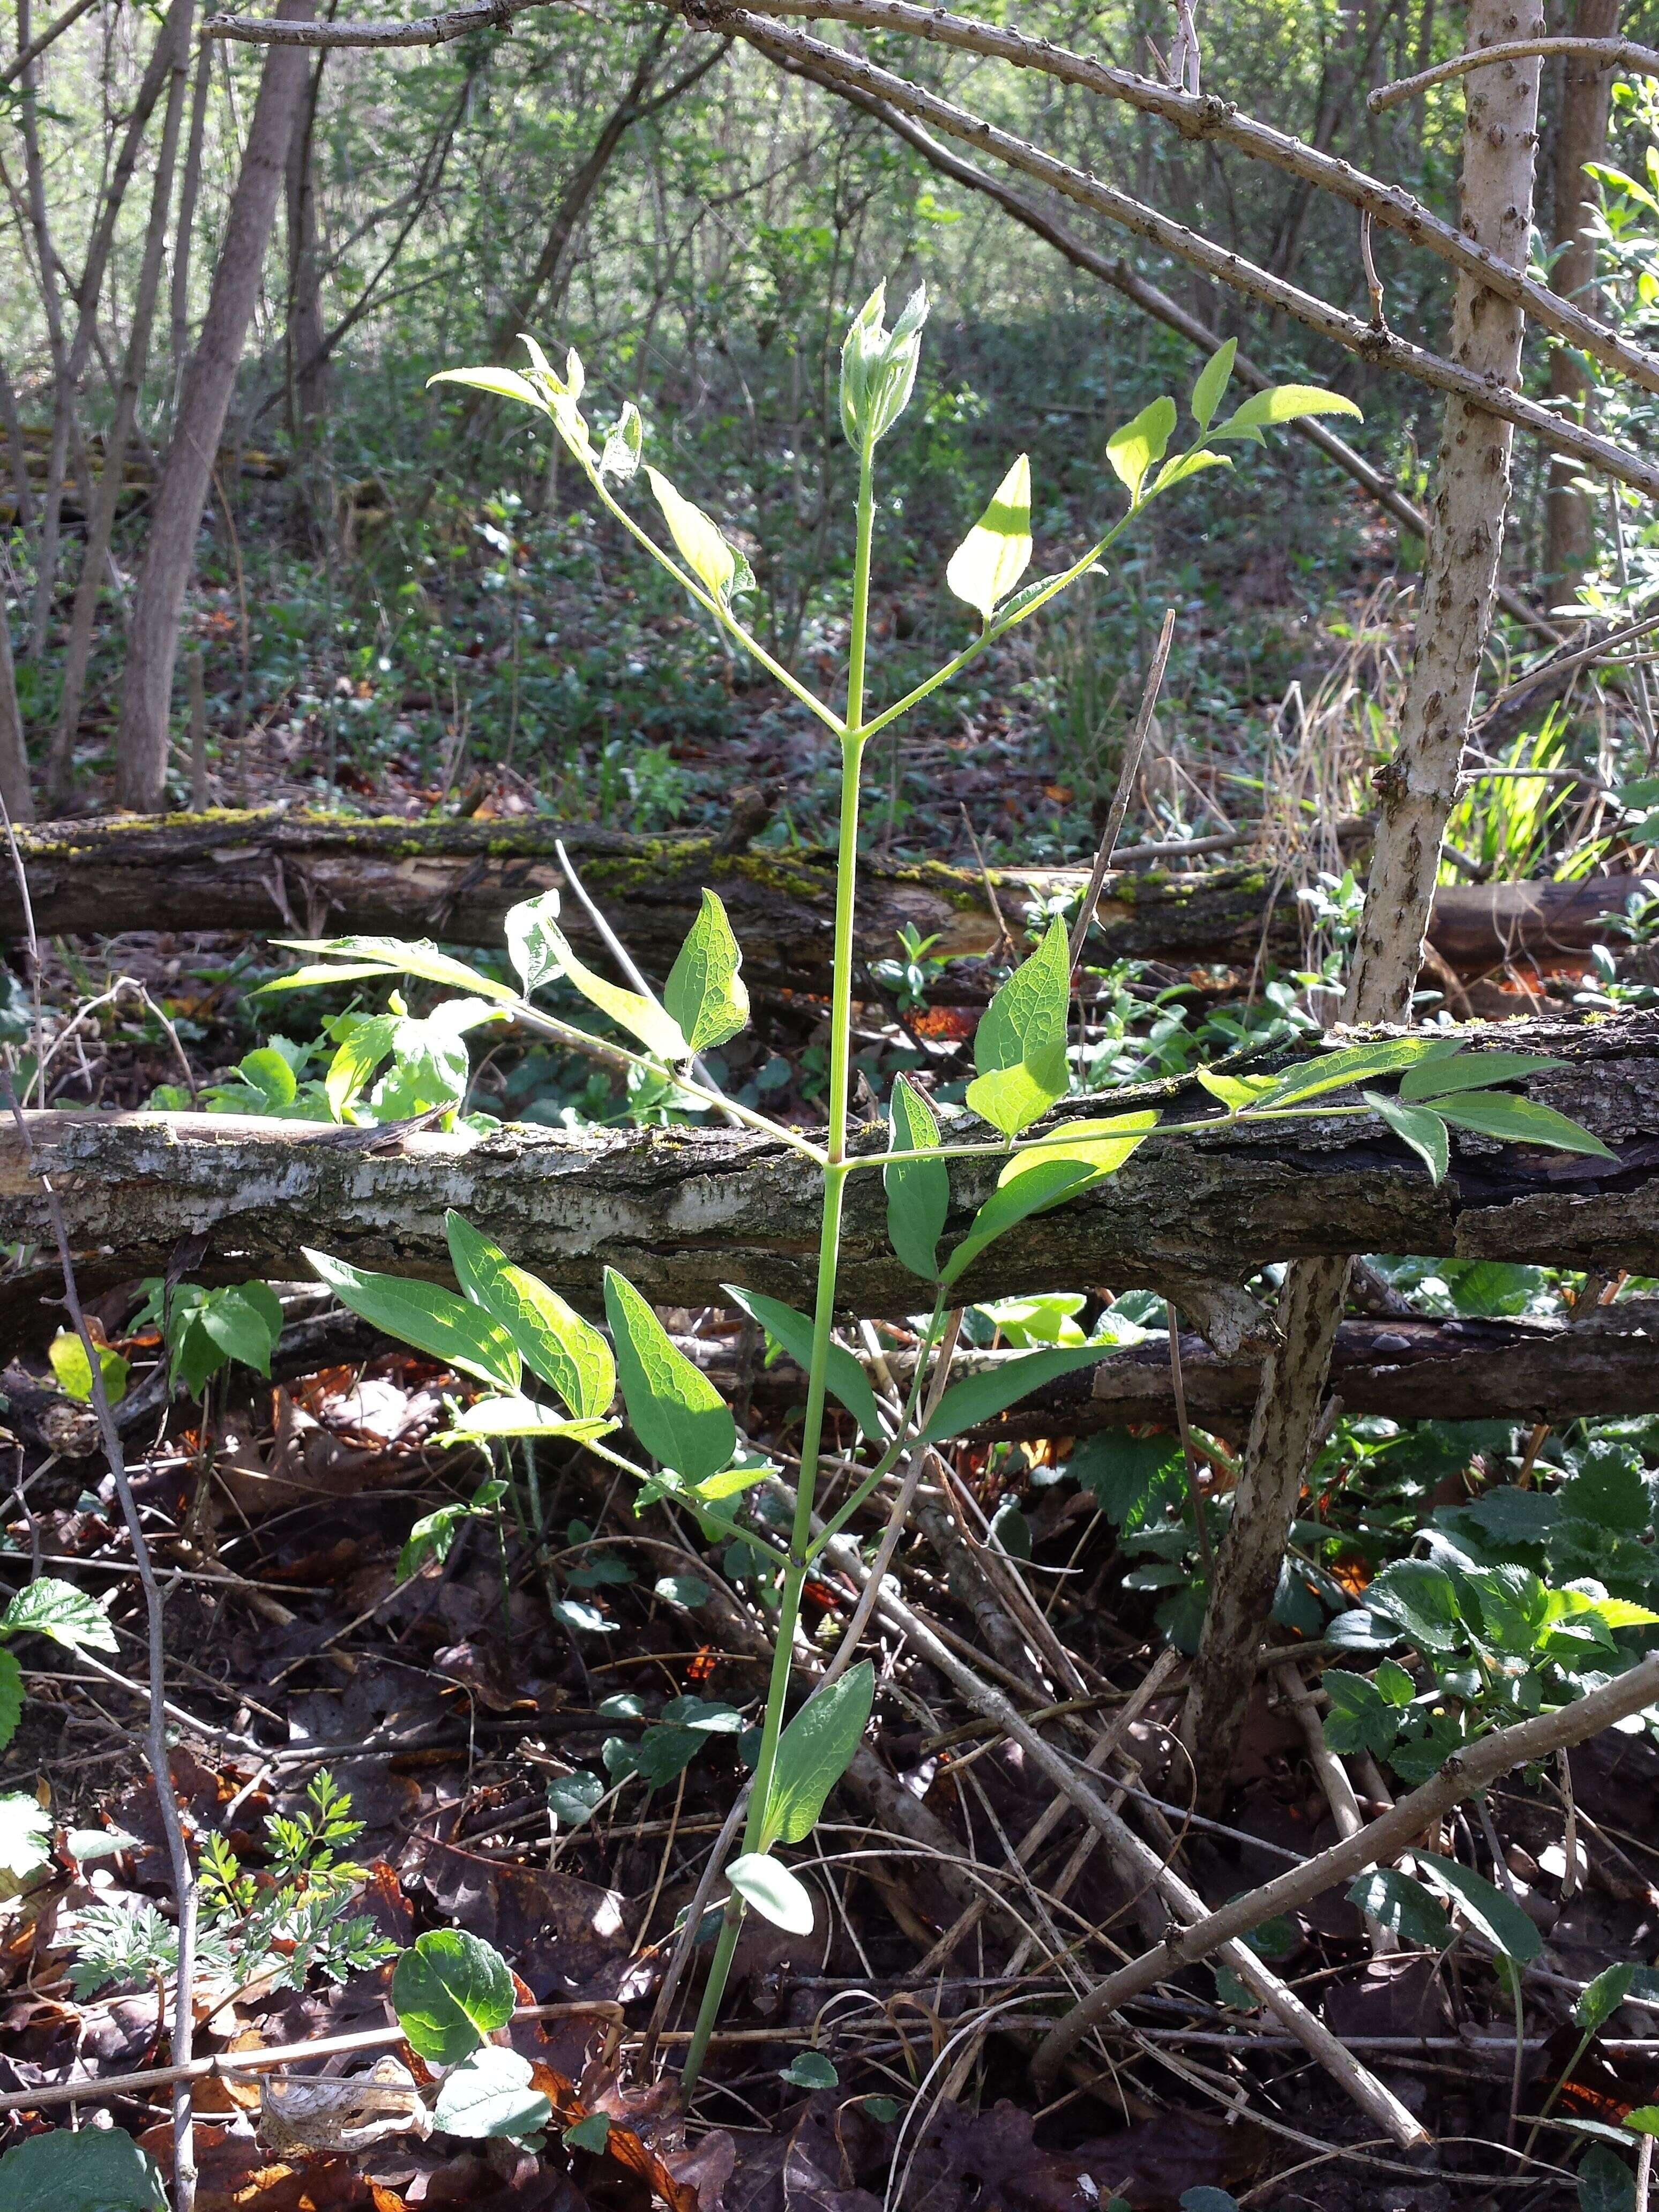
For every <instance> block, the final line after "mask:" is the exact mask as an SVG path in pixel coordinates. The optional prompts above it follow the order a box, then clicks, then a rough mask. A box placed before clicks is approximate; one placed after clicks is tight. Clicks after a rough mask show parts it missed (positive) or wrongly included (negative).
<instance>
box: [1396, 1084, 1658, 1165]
mask: <svg viewBox="0 0 1659 2212" xmlns="http://www.w3.org/2000/svg"><path fill="white" fill-rule="evenodd" d="M1437 1110H1438V1111H1439V1112H1440V1113H1442V1114H1443V1115H1444V1116H1445V1117H1446V1119H1447V1121H1449V1122H1451V1123H1452V1125H1453V1127H1455V1128H1459V1129H1478V1130H1479V1131H1480V1134H1481V1135H1482V1136H1484V1137H1499V1138H1503V1139H1505V1140H1506V1141H1508V1142H1509V1143H1510V1144H1513V1145H1543V1146H1548V1147H1549V1149H1550V1150H1551V1151H1553V1152H1588V1153H1589V1155H1590V1156H1591V1157H1592V1158H1595V1159H1599V1160H1610V1159H1613V1158H1616V1157H1617V1156H1616V1155H1615V1154H1614V1153H1613V1152H1609V1151H1608V1149H1607V1146H1605V1145H1604V1144H1603V1143H1602V1142H1601V1139H1600V1138H1599V1137H1595V1136H1592V1135H1591V1134H1590V1133H1589V1130H1588V1129H1585V1128H1581V1127H1580V1126H1579V1124H1578V1123H1577V1121H1569V1120H1568V1119H1567V1117H1566V1115H1565V1114H1558V1113H1557V1112H1556V1110H1555V1109H1554V1107H1553V1106H1545V1105H1541V1103H1539V1101H1538V1100H1537V1099H1535V1098H1515V1097H1511V1096H1510V1094H1509V1092H1508V1091H1468V1092H1465V1093H1464V1094H1462V1096H1461V1097H1459V1098H1458V1099H1457V1100H1456V1101H1455V1103H1453V1101H1451V1100H1450V1099H1446V1100H1443V1101H1442V1102H1441V1103H1440V1105H1439V1107H1438V1109H1437Z"/></svg>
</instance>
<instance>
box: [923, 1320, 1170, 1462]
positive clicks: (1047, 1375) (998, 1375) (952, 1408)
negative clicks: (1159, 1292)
mask: <svg viewBox="0 0 1659 2212" xmlns="http://www.w3.org/2000/svg"><path fill="white" fill-rule="evenodd" d="M1103 1326H1106V1327H1109V1328H1110V1329H1111V1332H1112V1334H1111V1336H1110V1338H1109V1339H1105V1340H1097V1341H1096V1342H1095V1343H1093V1344H1059V1345H1051V1346H1047V1347H1045V1349H1044V1350H1042V1352H1020V1353H1019V1354H1018V1357H1016V1358H1012V1359H1005V1360H1000V1361H999V1362H998V1364H996V1365H995V1366H994V1367H986V1368H981V1370H980V1372H979V1373H978V1374H977V1375H969V1376H964V1377H963V1380H962V1381H961V1382H960V1383H952V1384H951V1388H950V1389H948V1390H947V1391H946V1392H945V1395H944V1396H943V1397H942V1398H941V1399H940V1400H939V1405H938V1407H936V1408H935V1410H934V1413H933V1419H932V1420H930V1421H929V1422H928V1424H927V1427H926V1428H924V1429H923V1430H922V1431H921V1442H922V1443H945V1441H946V1440H947V1439H948V1438H950V1437H959V1436H962V1435H963V1434H964V1433H965V1432H966V1431H968V1430H969V1429H973V1428H977V1427H978V1426H979V1425H980V1423H981V1421H989V1420H994V1419H995V1417H996V1416H997V1414H999V1413H1001V1412H1002V1411H1003V1409H1004V1407H1008V1406H1012V1405H1013V1404H1015V1403H1016V1402H1017V1401H1018V1400H1019V1399H1021V1398H1024V1397H1026V1396H1028V1395H1030V1392H1031V1391H1033V1390H1040V1389H1042V1386H1043V1384H1044V1383H1052V1382H1053V1381H1054V1378H1055V1376H1059V1375H1070V1374H1072V1373H1073V1372H1074V1371H1075V1370H1077V1369H1078V1368H1079V1367H1091V1366H1093V1365H1094V1364H1095V1363H1096V1362H1097V1360H1102V1359H1109V1358H1111V1356H1112V1354H1113V1353H1114V1352H1124V1351H1127V1349H1128V1348H1129V1346H1131V1345H1136V1344H1144V1343H1145V1342H1146V1330H1145V1329H1144V1328H1136V1327H1135V1325H1134V1323H1133V1322H1127V1321H1119V1320H1118V1319H1117V1318H1116V1317H1115V1316H1112V1315H1108V1316H1106V1319H1105V1322H1104V1324H1103Z"/></svg>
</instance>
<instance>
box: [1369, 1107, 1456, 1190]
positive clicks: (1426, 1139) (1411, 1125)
mask: <svg viewBox="0 0 1659 2212" xmlns="http://www.w3.org/2000/svg"><path fill="white" fill-rule="evenodd" d="M1359 1095H1360V1097H1362V1098H1363V1099H1364V1102H1365V1103H1366V1104H1367V1105H1368V1106H1369V1107H1370V1109H1371V1111H1372V1112H1373V1113H1374V1114H1379V1115H1381V1116H1382V1118H1383V1120H1384V1121H1386V1122H1387V1123H1388V1125H1389V1127H1390V1128H1391V1129H1392V1130H1393V1131H1394V1133H1395V1136H1396V1137H1398V1138H1399V1139H1400V1141H1401V1144H1404V1145H1409V1146H1411V1148H1412V1150H1413V1152H1415V1153H1416V1154H1417V1157H1418V1158H1419V1160H1421V1161H1422V1163H1423V1164H1424V1166H1425V1168H1427V1170H1428V1171H1429V1179H1430V1181H1431V1182H1437V1183H1439V1182H1444V1181H1445V1178H1446V1169H1447V1165H1448V1164H1449V1159H1450V1157H1451V1152H1450V1139H1449V1135H1448V1133H1447V1129H1446V1125H1445V1122H1444V1121H1443V1120H1442V1119H1441V1117H1440V1115H1438V1114H1435V1113H1431V1111H1430V1109H1428V1107H1426V1106H1402V1105H1401V1103H1400V1101H1399V1099H1397V1098H1389V1097H1386V1096H1385V1095H1384V1094H1383V1092H1382V1091H1361V1092H1360V1094H1359Z"/></svg>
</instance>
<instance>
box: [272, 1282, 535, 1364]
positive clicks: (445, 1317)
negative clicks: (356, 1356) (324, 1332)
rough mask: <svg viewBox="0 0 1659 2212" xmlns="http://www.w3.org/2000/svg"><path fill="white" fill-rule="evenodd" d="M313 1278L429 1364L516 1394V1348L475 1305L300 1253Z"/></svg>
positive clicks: (450, 1294) (428, 1286)
mask: <svg viewBox="0 0 1659 2212" xmlns="http://www.w3.org/2000/svg"><path fill="white" fill-rule="evenodd" d="M301 1249H302V1251H304V1253H305V1256H306V1259H307V1261H308V1262H309V1264H310V1267H311V1270H312V1273H313V1274H315V1275H316V1276H317V1277H318V1278H319V1279H320V1280H321V1281H323V1282H325V1283H326V1284H327V1285H328V1287H329V1288H330V1290H331V1291H333V1293H334V1295H335V1297H337V1298H338V1300H339V1301H340V1303H341V1304H342V1305H343V1306H349V1308H350V1309H351V1310H352V1312H353V1313H355V1314H359V1315H361V1316H362V1318H363V1320H364V1321H366V1322H368V1324H369V1326H370V1327H371V1328H380V1329H384V1330H385V1331H386V1334H387V1335H388V1336H395V1337H397V1338H398V1340H399V1341H400V1342H402V1343H404V1344H412V1345H413V1346H415V1349H416V1351H417V1352H425V1353H427V1354H428V1357H429V1358H433V1359H441V1360H442V1361H443V1363H444V1364H445V1365H446V1366H447V1367H456V1368H459V1370H461V1372H462V1373H463V1374H464V1375H476V1376H478V1378H479V1379H480V1381H482V1382H484V1383H496V1384H498V1385H499V1386H500V1387H501V1389H506V1390H517V1389H518V1387H519V1382H520V1376H521V1374H522V1372H523V1370H522V1369H521V1367H520V1363H519V1352H518V1346H516V1345H515V1344H514V1343H513V1340H512V1338H511V1337H510V1336H509V1335H508V1334H507V1331H506V1330H505V1329H504V1328H501V1326H500V1325H499V1323H497V1322H493V1321H491V1320H490V1318H489V1315H488V1314H486V1313H483V1312H482V1311H481V1310H480V1309H479V1308H478V1307H477V1306H476V1305H471V1304H468V1302H467V1301H466V1299H465V1298H460V1297H456V1295H455V1293H454V1291H446V1290H443V1289H441V1288H440V1287H439V1285H437V1284H436V1283H422V1282H416V1280H414V1279H413V1278H411V1277H409V1276H405V1275H378V1274H374V1273H371V1272H370V1271H369V1270H368V1269H367V1268H364V1267H352V1266H350V1265H349V1262H348V1261H344V1260H331V1259H330V1257H329V1255H328V1254H327V1253H326V1252H313V1250H312V1249H310V1248H309V1247H308V1246H302V1247H301Z"/></svg>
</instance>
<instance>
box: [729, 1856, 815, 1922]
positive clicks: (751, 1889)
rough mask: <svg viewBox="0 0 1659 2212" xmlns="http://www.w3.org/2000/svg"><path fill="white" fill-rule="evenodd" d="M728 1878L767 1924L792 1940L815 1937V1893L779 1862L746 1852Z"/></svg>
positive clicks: (736, 1860) (734, 1861) (730, 1869)
mask: <svg viewBox="0 0 1659 2212" xmlns="http://www.w3.org/2000/svg"><path fill="white" fill-rule="evenodd" d="M726 1880H727V1881H729V1882H730V1883H731V1885H732V1888H733V1889H735V1890H736V1891H737V1893H738V1896H739V1897H741V1898H742V1899H744V1901H745V1902H746V1903H747V1904H750V1905H753V1906H754V1908H755V1910H756V1911H757V1912H758V1913H759V1915H760V1916H761V1918H762V1919H763V1920H769V1921H770V1922H771V1923H772V1925H773V1926H774V1927H775V1928H781V1929H786V1930H787V1933H788V1934H790V1935H791V1936H810V1935H811V1932H812V1893H811V1890H810V1889H808V1888H807V1887H806V1885H805V1882H804V1881H800V1880H799V1878H798V1877H797V1876H796V1875H793V1874H791V1873H790V1871H789V1869H788V1868H787V1866H783V1865H781V1864H780V1863H779V1862H778V1861H777V1860H776V1859H775V1858H771V1857H769V1856H768V1855H767V1854H766V1853H765V1852H764V1851H745V1852H744V1854H743V1856H742V1857H740V1858H735V1859H733V1860H732V1863H731V1864H730V1865H729V1866H728V1867H727V1868H726Z"/></svg>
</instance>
